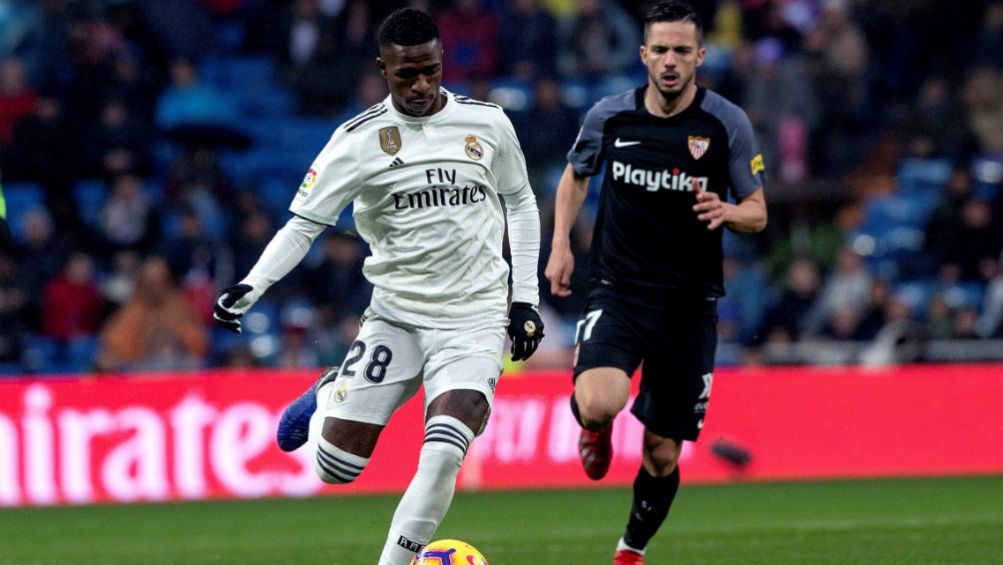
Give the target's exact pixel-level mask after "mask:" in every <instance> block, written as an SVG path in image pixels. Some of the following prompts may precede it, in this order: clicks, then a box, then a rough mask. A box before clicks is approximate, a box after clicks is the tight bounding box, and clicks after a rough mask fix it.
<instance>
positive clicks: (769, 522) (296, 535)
mask: <svg viewBox="0 0 1003 565" xmlns="http://www.w3.org/2000/svg"><path fill="white" fill-rule="evenodd" d="M396 502H397V496H364V497H363V496H357V497H335V498H330V497H328V498H315V499H304V500H256V501H232V502H201V503H184V504H181V503H172V504H150V505H133V506H92V507H71V508H35V509H7V510H0V565H15V564H16V565H28V564H32V565H49V564H52V565H92V564H93V565H166V564H178V565H202V564H206V565H208V564H221V565H258V564H260V565H373V564H374V563H375V562H376V559H377V557H378V554H379V551H380V548H381V547H382V545H383V540H384V536H385V535H386V527H387V524H388V523H389V520H390V516H391V514H392V513H393V509H394V507H395V505H396ZM628 505H629V491H628V490H626V489H599V490H587V491H585V490H567V491H562V490H554V491H533V492H491V493H459V494H457V496H456V499H455V501H454V503H453V507H452V509H451V510H450V514H449V516H448V517H447V519H446V521H445V522H444V523H443V525H442V527H441V528H440V529H439V532H438V533H437V535H436V538H445V537H455V538H459V539H463V540H464V541H467V542H469V543H471V544H473V545H474V546H476V547H478V548H479V549H481V550H482V551H483V552H484V554H485V555H486V556H487V558H488V560H489V561H491V563H492V565H569V564H570V565H591V564H598V565H609V563H610V562H611V559H610V556H611V553H612V548H613V545H614V544H615V542H616V539H617V538H618V536H619V535H620V534H621V533H622V529H623V525H624V520H625V517H626V513H627V509H628ZM647 562H648V563H649V565H657V564H666V565H669V564H671V565H687V564H692V565H697V564H700V565H729V564H735V565H739V564H741V565H756V564H762V565H851V564H860V565H883V564H887V565H934V564H937V565H940V564H943V565H1001V563H1003V477H999V476H990V477H964V478H937V479H883V480H867V481H863V480H862V481H832V482H785V483H757V484H728V485H718V486H696V485H684V486H683V488H682V489H681V491H680V495H679V497H678V498H677V500H676V504H675V506H674V507H673V509H672V513H671V514H670V515H669V519H668V521H667V522H666V524H665V526H663V528H662V531H661V532H659V534H658V535H657V536H656V537H655V539H654V540H653V541H652V543H651V545H650V547H649V550H648V558H647Z"/></svg>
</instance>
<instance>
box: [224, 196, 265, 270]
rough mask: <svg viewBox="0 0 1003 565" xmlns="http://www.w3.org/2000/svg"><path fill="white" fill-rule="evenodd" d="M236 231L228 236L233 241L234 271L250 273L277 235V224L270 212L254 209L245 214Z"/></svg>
mask: <svg viewBox="0 0 1003 565" xmlns="http://www.w3.org/2000/svg"><path fill="white" fill-rule="evenodd" d="M236 231H237V233H236V234H234V235H232V236H231V237H229V238H227V239H228V240H229V241H232V242H233V272H235V273H249V272H250V271H251V267H253V266H254V264H255V263H256V262H257V261H258V257H261V253H262V252H263V251H264V250H265V247H266V246H267V245H268V242H269V241H271V240H272V236H274V235H275V225H274V223H273V222H272V219H271V218H270V217H269V216H268V214H266V213H264V212H263V211H261V210H253V211H250V212H249V213H248V214H246V215H244V217H243V219H242V220H240V224H239V226H238V229H237V230H236Z"/></svg>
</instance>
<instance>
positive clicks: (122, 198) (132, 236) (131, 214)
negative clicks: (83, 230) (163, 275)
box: [100, 174, 160, 252]
mask: <svg viewBox="0 0 1003 565" xmlns="http://www.w3.org/2000/svg"><path fill="white" fill-rule="evenodd" d="M100 227H101V233H102V234H103V235H104V238H105V239H106V240H107V242H108V243H109V244H110V245H111V246H112V247H113V248H114V249H116V250H122V249H134V250H138V251H144V252H145V251H149V250H151V249H152V248H153V246H154V245H156V243H157V241H158V239H159V237H160V215H159V213H158V212H157V209H156V208H155V207H154V205H153V202H152V200H151V199H150V196H149V194H148V193H147V191H146V189H145V188H144V187H143V181H142V179H140V178H139V177H137V176H135V175H132V174H121V175H118V176H117V177H115V179H114V180H113V181H112V190H111V196H110V197H109V198H108V201H107V202H106V203H105V206H104V209H102V211H101V220H100Z"/></svg>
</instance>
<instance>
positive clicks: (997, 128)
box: [962, 67, 1003, 155]
mask: <svg viewBox="0 0 1003 565" xmlns="http://www.w3.org/2000/svg"><path fill="white" fill-rule="evenodd" d="M1000 92H1003V70H1000V69H999V68H989V67H983V68H979V69H976V70H974V71H973V72H972V73H971V74H969V76H968V79H967V80H966V81H965V86H964V92H963V94H962V96H963V98H964V102H965V108H966V110H967V114H968V127H969V128H971V130H972V132H973V133H974V134H975V136H976V137H977V138H978V141H979V149H980V150H981V151H982V152H983V153H989V154H996V155H999V154H1003V96H1000Z"/></svg>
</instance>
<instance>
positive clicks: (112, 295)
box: [101, 250, 141, 308]
mask: <svg viewBox="0 0 1003 565" xmlns="http://www.w3.org/2000/svg"><path fill="white" fill-rule="evenodd" d="M140 264H141V257H140V255H139V253H137V252H135V251H129V250H124V251H118V252H116V253H115V254H113V255H112V256H111V260H110V272H109V273H108V274H107V275H106V276H105V277H104V280H103V281H102V282H101V296H102V297H103V298H104V300H105V302H106V303H107V304H108V305H109V306H110V307H112V308H117V307H118V306H120V305H121V304H123V303H124V302H125V301H126V300H128V299H129V297H130V296H132V293H133V292H134V291H135V288H136V277H137V276H138V275H139V266H140Z"/></svg>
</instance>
